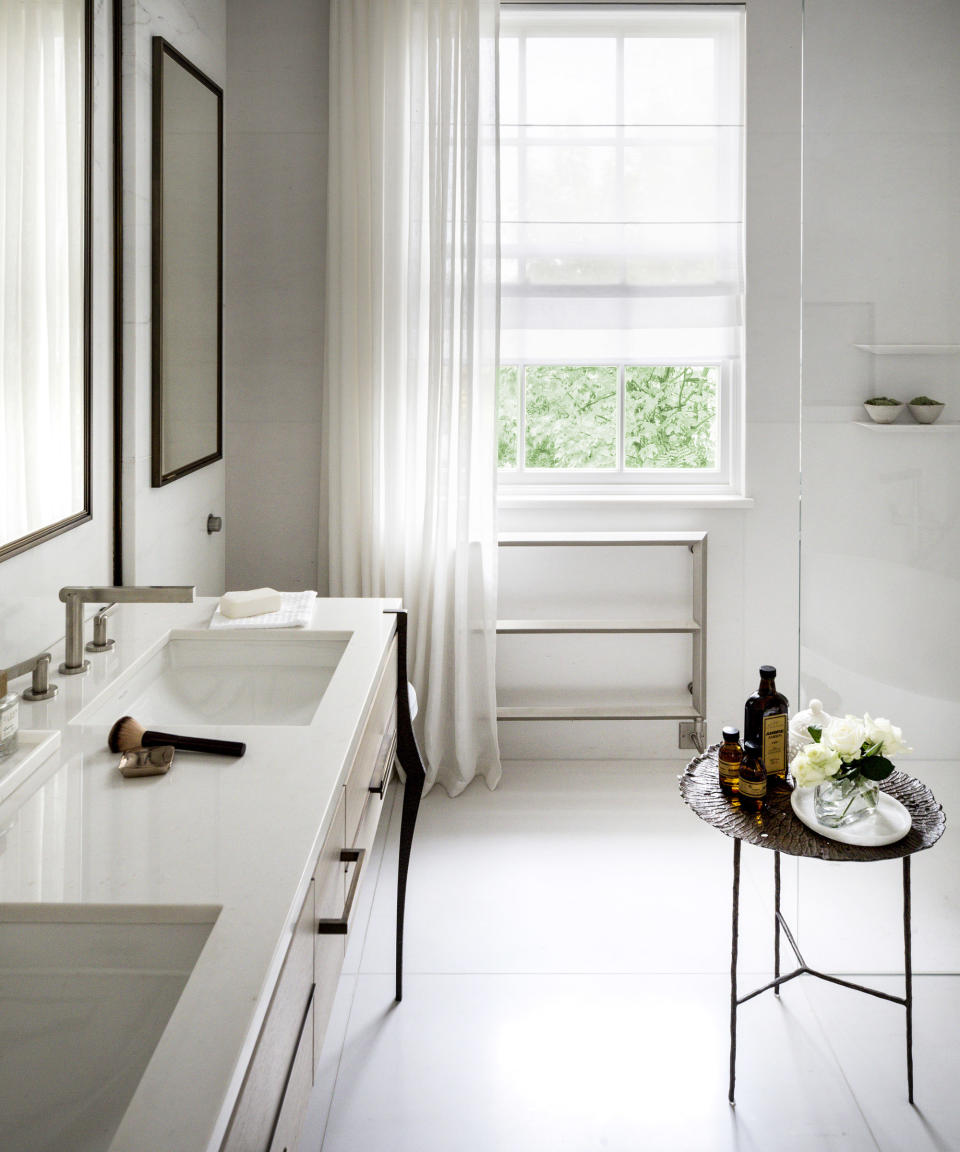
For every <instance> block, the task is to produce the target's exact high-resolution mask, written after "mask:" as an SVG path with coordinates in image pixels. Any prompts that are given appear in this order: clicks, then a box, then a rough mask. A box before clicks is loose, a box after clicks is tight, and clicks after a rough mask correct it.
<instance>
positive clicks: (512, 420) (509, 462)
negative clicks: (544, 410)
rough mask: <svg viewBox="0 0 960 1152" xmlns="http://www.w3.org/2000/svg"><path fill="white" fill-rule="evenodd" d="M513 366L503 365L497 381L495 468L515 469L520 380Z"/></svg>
mask: <svg viewBox="0 0 960 1152" xmlns="http://www.w3.org/2000/svg"><path fill="white" fill-rule="evenodd" d="M519 376H520V374H519V371H518V369H517V368H516V366H515V365H512V364H509V365H504V366H503V367H501V369H500V374H499V377H498V379H497V467H498V468H516V466H517V445H518V443H519V432H520V427H519V426H520V380H519Z"/></svg>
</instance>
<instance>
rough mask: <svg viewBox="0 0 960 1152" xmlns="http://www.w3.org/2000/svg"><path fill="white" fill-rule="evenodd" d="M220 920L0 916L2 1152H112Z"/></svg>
mask: <svg viewBox="0 0 960 1152" xmlns="http://www.w3.org/2000/svg"><path fill="white" fill-rule="evenodd" d="M218 913H219V909H218V908H215V907H210V906H207V907H195V908H180V909H177V908H156V909H154V908H122V907H120V906H117V907H115V908H103V907H100V908H99V909H97V908H94V909H90V908H84V907H82V906H80V905H64V906H62V907H57V906H54V905H49V904H48V905H39V904H37V905H29V904H27V905H0V1147H2V1148H3V1149H4V1152H61V1150H62V1149H67V1148H69V1149H71V1150H73V1152H106V1149H107V1148H108V1146H109V1144H110V1141H111V1139H112V1138H113V1135H114V1133H115V1131H116V1129H117V1125H118V1124H119V1123H120V1120H121V1118H122V1117H123V1114H124V1112H125V1111H126V1109H127V1106H128V1105H129V1103H130V1100H131V1099H132V1097H133V1094H134V1092H135V1091H136V1088H137V1084H138V1082H139V1080H140V1078H141V1076H142V1075H143V1072H144V1069H145V1068H146V1066H147V1064H148V1062H149V1060H150V1057H151V1055H152V1054H153V1050H154V1048H155V1047H156V1045H157V1043H158V1041H159V1040H160V1037H161V1035H162V1033H163V1030H164V1028H165V1027H166V1024H167V1021H168V1020H169V1019H170V1016H171V1015H172V1014H173V1011H174V1009H175V1007H176V1005H177V1001H178V1000H179V998H180V995H181V993H182V991H183V989H184V987H185V985H186V983H187V980H188V979H189V976H190V973H191V972H192V971H193V968H194V966H195V964H196V963H197V960H198V958H199V956H200V952H201V951H202V949H203V945H204V943H205V942H206V939H207V937H208V935H209V934H210V929H211V928H212V927H213V924H214V921H215V920H216V918H217V915H218Z"/></svg>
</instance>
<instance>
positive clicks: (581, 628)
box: [497, 618, 700, 636]
mask: <svg viewBox="0 0 960 1152" xmlns="http://www.w3.org/2000/svg"><path fill="white" fill-rule="evenodd" d="M699 631H700V625H699V624H698V623H697V622H696V620H538V619H532V618H531V619H529V620H498V621H497V632H498V633H499V634H500V635H503V636H524V635H527V636H532V635H543V634H558V633H566V632H574V633H583V632H588V633H596V632H617V633H620V632H668V633H678V632H699Z"/></svg>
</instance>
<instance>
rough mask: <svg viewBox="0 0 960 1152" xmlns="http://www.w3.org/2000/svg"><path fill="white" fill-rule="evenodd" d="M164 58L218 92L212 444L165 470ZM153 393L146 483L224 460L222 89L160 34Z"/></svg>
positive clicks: (156, 51)
mask: <svg viewBox="0 0 960 1152" xmlns="http://www.w3.org/2000/svg"><path fill="white" fill-rule="evenodd" d="M165 57H169V58H170V59H171V60H173V61H174V62H175V63H177V64H179V65H180V66H181V67H182V68H184V69H185V70H186V71H187V72H189V73H190V75H191V76H193V77H194V78H195V79H196V80H198V81H199V82H200V83H201V84H203V85H204V86H205V87H207V88H209V89H210V91H211V92H213V93H214V95H215V96H216V97H217V447H216V451H215V452H211V453H210V454H209V455H207V456H203V457H200V458H199V459H197V460H192V461H190V463H188V464H183V465H181V466H180V467H179V468H175V469H173V470H172V471H170V472H164V470H163V70H164V63H165V59H164V58H165ZM152 151H153V168H152V175H151V185H152V214H151V239H152V249H153V254H152V261H153V271H152V295H153V303H152V324H151V336H152V354H151V361H152V369H151V371H152V396H151V446H150V456H151V485H152V487H154V488H160V487H162V486H163V485H164V484H169V483H171V482H172V481H174V480H179V479H180V477H181V476H187V475H189V474H190V473H191V472H196V471H197V469H198V468H204V467H206V465H208V464H212V463H213V462H214V461H216V460H222V459H223V89H222V88H220V87H219V86H218V85H217V84H215V83H214V82H213V81H212V80H211V79H210V78H209V76H206V75H204V73H203V72H201V71H200V69H199V68H197V67H196V66H195V65H194V64H191V62H190V61H189V60H188V59H187V58H186V56H184V55H183V53H182V52H178V51H177V49H176V48H174V47H173V45H172V44H170V43H169V42H168V41H166V40H164V38H163V37H162V36H154V37H153V141H152Z"/></svg>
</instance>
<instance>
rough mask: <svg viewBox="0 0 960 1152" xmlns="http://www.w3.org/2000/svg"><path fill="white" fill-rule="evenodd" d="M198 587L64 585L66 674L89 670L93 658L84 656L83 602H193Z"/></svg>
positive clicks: (62, 595)
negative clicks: (90, 586)
mask: <svg viewBox="0 0 960 1152" xmlns="http://www.w3.org/2000/svg"><path fill="white" fill-rule="evenodd" d="M196 597H197V590H196V588H195V587H194V586H193V585H191V584H178V585H171V586H170V587H162V586H158V587H146V588H132V587H123V586H120V587H115V588H61V589H60V599H61V600H62V601H63V603H64V604H66V606H67V631H66V644H65V647H66V652H65V659H64V661H63V663H62V664H61V665H60V672H61V673H62V674H63V675H64V676H76V675H77V674H78V673H80V672H86V670H87V669H88V668H89V667H90V661H89V660H84V658H83V605H84V604H192V603H193V602H194V600H195V599H196Z"/></svg>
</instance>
